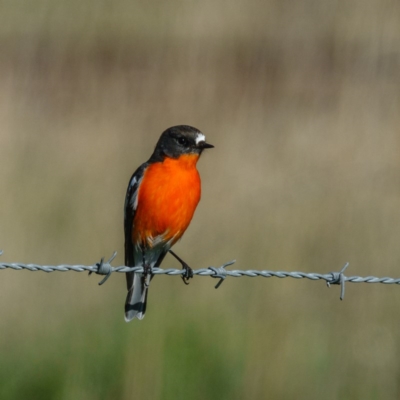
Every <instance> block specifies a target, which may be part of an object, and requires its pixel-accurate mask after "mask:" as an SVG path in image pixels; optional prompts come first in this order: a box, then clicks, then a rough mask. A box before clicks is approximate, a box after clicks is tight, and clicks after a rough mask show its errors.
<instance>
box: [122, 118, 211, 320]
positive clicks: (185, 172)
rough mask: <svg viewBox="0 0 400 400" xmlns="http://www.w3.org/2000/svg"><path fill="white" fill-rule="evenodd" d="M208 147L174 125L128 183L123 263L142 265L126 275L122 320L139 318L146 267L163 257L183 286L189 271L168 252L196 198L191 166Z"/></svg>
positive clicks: (197, 184) (197, 136)
mask: <svg viewBox="0 0 400 400" xmlns="http://www.w3.org/2000/svg"><path fill="white" fill-rule="evenodd" d="M212 147H214V146H213V145H211V144H209V143H206V138H205V136H204V135H203V134H202V133H201V132H200V131H199V130H198V129H196V128H193V127H191V126H186V125H180V126H174V127H172V128H169V129H167V130H166V131H164V132H163V133H162V135H161V137H160V139H159V140H158V142H157V145H156V147H155V149H154V152H153V154H152V156H151V157H150V159H149V160H148V161H147V162H145V163H144V164H142V165H141V166H140V167H139V168H138V169H137V170H136V171H135V173H134V174H133V175H132V178H131V180H130V181H129V186H128V190H127V193H126V198H125V221H124V222H125V224H124V225H125V265H127V266H129V267H139V266H141V267H143V269H144V272H143V273H137V272H136V273H135V272H128V273H127V274H126V282H127V286H128V295H127V297H126V302H125V320H126V321H127V322H128V321H131V320H132V319H134V318H138V319H143V318H144V315H145V312H146V301H147V292H148V288H149V283H150V280H151V278H152V274H151V270H152V268H157V267H159V266H160V264H161V262H162V261H163V259H164V257H165V256H166V254H167V253H168V252H169V251H170V252H171V254H172V255H173V256H174V257H175V258H177V259H178V261H179V262H181V264H182V266H183V268H184V269H185V270H186V274H185V275H184V276H183V277H182V278H183V280H184V282H185V283H187V281H188V279H189V278H190V277H192V276H193V273H192V270H191V268H190V267H189V266H188V265H187V264H186V263H185V262H184V261H183V260H181V259H180V258H179V257H178V256H177V255H176V254H175V253H173V252H172V251H171V250H170V249H171V247H172V246H173V245H174V244H175V243H176V242H177V241H178V240H179V239H180V238H181V237H182V235H183V233H184V232H185V230H186V228H187V227H188V226H189V223H190V221H191V219H192V217H193V214H194V211H195V210H196V207H197V204H198V202H199V200H200V194H201V182H200V176H199V173H198V171H197V169H196V163H197V161H198V160H199V157H200V155H201V153H202V152H203V150H204V149H209V148H212Z"/></svg>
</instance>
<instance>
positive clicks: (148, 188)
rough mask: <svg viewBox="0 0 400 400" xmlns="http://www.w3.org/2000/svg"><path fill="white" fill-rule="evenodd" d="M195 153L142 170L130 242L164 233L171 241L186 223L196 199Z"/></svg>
mask: <svg viewBox="0 0 400 400" xmlns="http://www.w3.org/2000/svg"><path fill="white" fill-rule="evenodd" d="M198 158H199V157H198V155H183V156H181V157H179V158H178V159H171V158H166V159H165V160H164V161H163V162H157V163H154V164H151V165H150V166H149V167H148V168H147V169H146V171H145V173H144V177H143V180H142V183H141V185H140V188H139V192H138V206H137V209H136V214H135V219H134V222H133V223H134V229H133V233H132V236H133V237H132V239H133V241H134V243H138V242H139V243H142V244H148V245H149V244H151V243H150V242H149V240H148V238H149V237H152V238H156V237H157V236H159V235H164V238H163V239H164V240H165V241H168V240H171V239H172V238H173V239H172V244H174V243H175V242H176V241H177V240H178V239H180V237H181V236H182V235H183V233H184V232H185V230H186V228H187V227H188V225H189V223H190V221H191V219H192V217H193V214H194V211H195V209H196V207H197V204H198V202H199V200H200V194H201V185H200V176H199V173H198V171H197V169H196V163H197V160H198Z"/></svg>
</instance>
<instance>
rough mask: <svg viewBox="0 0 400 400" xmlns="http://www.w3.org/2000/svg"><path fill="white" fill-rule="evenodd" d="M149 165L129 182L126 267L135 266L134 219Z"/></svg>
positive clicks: (125, 215) (126, 211) (126, 212)
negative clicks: (139, 194) (141, 184)
mask: <svg viewBox="0 0 400 400" xmlns="http://www.w3.org/2000/svg"><path fill="white" fill-rule="evenodd" d="M147 166H148V163H144V164H142V165H141V166H140V167H139V168H138V169H137V170H136V171H135V172H134V174H133V175H132V178H131V180H130V181H129V185H128V190H127V192H126V197H125V214H124V228H125V265H126V266H129V267H134V266H135V260H134V252H135V245H134V243H133V242H132V232H133V229H134V224H133V221H134V218H135V213H136V209H137V204H138V192H139V187H140V183H141V182H142V179H143V175H144V172H145V170H146V168H147Z"/></svg>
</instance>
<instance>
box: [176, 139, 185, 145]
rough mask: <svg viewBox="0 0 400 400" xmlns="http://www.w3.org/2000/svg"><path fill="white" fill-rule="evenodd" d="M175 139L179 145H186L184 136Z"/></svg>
mask: <svg viewBox="0 0 400 400" xmlns="http://www.w3.org/2000/svg"><path fill="white" fill-rule="evenodd" d="M176 140H177V142H178V143H179V144H180V145H181V146H187V145H188V141H187V139H186V138H184V137H178V138H177V139H176Z"/></svg>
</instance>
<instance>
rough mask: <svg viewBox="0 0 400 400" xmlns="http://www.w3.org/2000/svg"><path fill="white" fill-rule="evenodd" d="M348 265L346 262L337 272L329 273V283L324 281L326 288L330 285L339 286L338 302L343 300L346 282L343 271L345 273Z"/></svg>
mask: <svg viewBox="0 0 400 400" xmlns="http://www.w3.org/2000/svg"><path fill="white" fill-rule="evenodd" d="M349 265H350V264H349V263H348V262H347V263H346V264H345V265H344V266H343V268H342V269H341V270H340V271H339V272H331V273H330V274H331V276H332V278H331V279H330V280H329V281H326V286H328V287H330V286H331V285H340V300H343V299H344V291H345V282H346V277H345V275H344V271H346V269H347V267H348V266H349Z"/></svg>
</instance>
